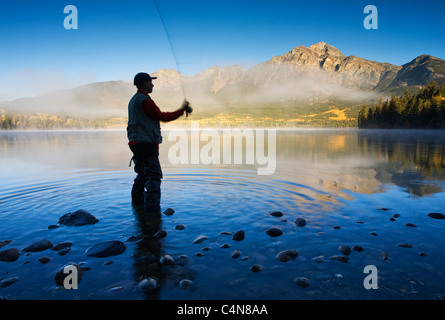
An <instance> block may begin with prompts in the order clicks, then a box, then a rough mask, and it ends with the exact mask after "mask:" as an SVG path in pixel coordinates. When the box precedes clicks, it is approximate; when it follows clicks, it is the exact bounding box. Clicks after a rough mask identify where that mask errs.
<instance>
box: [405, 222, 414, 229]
mask: <svg viewBox="0 0 445 320" xmlns="http://www.w3.org/2000/svg"><path fill="white" fill-rule="evenodd" d="M405 226H407V227H412V228H417V226H416V225H415V224H412V223H409V222H408V223H405Z"/></svg>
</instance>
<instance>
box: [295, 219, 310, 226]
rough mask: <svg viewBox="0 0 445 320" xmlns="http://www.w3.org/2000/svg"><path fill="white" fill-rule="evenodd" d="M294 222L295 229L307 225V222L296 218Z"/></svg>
mask: <svg viewBox="0 0 445 320" xmlns="http://www.w3.org/2000/svg"><path fill="white" fill-rule="evenodd" d="M294 222H295V224H296V225H297V227H304V226H305V225H306V224H307V222H306V220H305V219H304V218H297V219H295V221H294Z"/></svg>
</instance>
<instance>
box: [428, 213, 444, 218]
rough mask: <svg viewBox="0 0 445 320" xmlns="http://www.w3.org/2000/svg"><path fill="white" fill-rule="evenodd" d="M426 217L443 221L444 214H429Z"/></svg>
mask: <svg viewBox="0 0 445 320" xmlns="http://www.w3.org/2000/svg"><path fill="white" fill-rule="evenodd" d="M428 217H430V218H433V219H445V214H443V213H437V212H431V213H428Z"/></svg>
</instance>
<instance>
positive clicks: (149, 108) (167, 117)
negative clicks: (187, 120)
mask: <svg viewBox="0 0 445 320" xmlns="http://www.w3.org/2000/svg"><path fill="white" fill-rule="evenodd" d="M142 108H143V109H144V111H145V113H146V114H147V115H148V116H149V117H150V118H152V119H153V120H159V121H164V122H169V121H173V120H176V119H178V118H179V117H180V116H182V115H183V114H184V109H182V108H181V109H178V110H176V111H174V112H162V111H161V110H160V109H159V107H158V106H157V105H156V103H155V102H154V101H153V100H151V99H147V100H145V101H144V102H143V103H142Z"/></svg>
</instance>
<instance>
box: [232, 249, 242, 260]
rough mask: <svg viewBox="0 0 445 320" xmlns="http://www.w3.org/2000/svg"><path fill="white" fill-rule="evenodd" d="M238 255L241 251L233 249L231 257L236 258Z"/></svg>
mask: <svg viewBox="0 0 445 320" xmlns="http://www.w3.org/2000/svg"><path fill="white" fill-rule="evenodd" d="M240 255H241V251H239V250H235V251H233V253H232V256H231V257H232V258H233V259H236V258H238V257H239V256H240Z"/></svg>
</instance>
